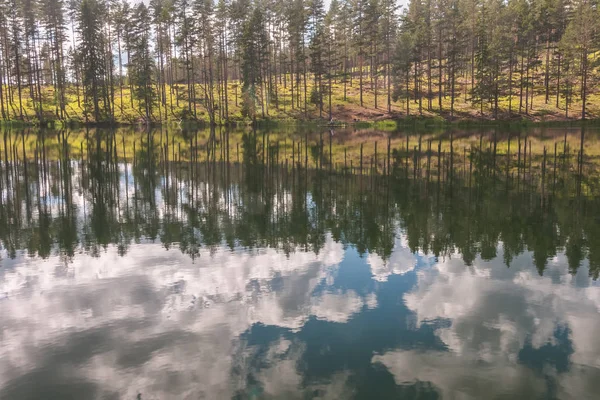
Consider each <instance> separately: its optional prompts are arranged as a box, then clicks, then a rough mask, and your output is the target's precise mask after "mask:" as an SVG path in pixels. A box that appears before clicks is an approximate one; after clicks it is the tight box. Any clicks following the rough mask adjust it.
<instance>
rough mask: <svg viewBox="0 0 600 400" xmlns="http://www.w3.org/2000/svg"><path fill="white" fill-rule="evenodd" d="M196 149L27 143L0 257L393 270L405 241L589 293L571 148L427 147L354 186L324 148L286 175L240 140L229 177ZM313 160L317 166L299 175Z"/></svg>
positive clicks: (1, 208)
mask: <svg viewBox="0 0 600 400" xmlns="http://www.w3.org/2000/svg"><path fill="white" fill-rule="evenodd" d="M6 137H7V136H6V135H5V136H4V138H5V139H6ZM581 137H582V140H583V137H584V136H583V134H582V136H581ZM196 138H197V136H196ZM194 140H195V139H194V138H193V137H190V138H189V141H190V142H191V144H190V148H193V149H195V150H196V151H194V152H190V153H188V154H187V157H188V158H189V159H190V160H191V161H182V160H181V154H182V153H183V152H182V151H181V149H180V146H177V145H176V144H175V142H174V141H169V140H168V139H167V140H165V141H164V142H159V141H157V140H156V137H155V135H151V134H148V135H145V136H144V135H142V136H140V137H139V140H138V141H137V142H133V147H134V149H133V151H132V152H131V153H130V156H127V149H126V144H125V141H124V139H123V140H119V136H118V135H115V134H114V133H111V132H108V131H94V132H93V133H91V132H90V133H89V134H88V135H86V137H85V142H81V143H80V145H79V147H78V148H77V146H74V145H73V142H72V141H71V140H70V139H69V134H68V133H67V132H61V133H59V134H58V135H53V136H51V137H48V136H44V135H37V136H36V138H35V141H34V144H33V148H30V149H26V146H25V142H26V141H25V140H21V141H18V140H16V141H14V145H10V144H5V146H4V147H3V151H2V162H1V163H0V175H1V179H0V193H1V196H0V244H1V246H2V248H3V249H5V253H6V254H7V256H8V257H10V258H14V257H16V256H17V254H18V253H19V252H20V251H26V252H27V254H28V255H29V256H39V257H42V258H45V257H48V256H50V255H52V254H60V256H61V257H63V258H64V260H65V262H68V261H69V260H70V259H72V258H73V257H75V256H76V254H78V253H80V252H85V253H88V254H91V255H97V254H99V253H100V252H101V251H103V249H104V248H106V247H107V246H109V245H115V246H118V249H119V252H120V254H122V255H123V254H126V253H127V250H128V248H129V247H130V246H131V245H133V244H135V243H138V242H142V241H159V242H161V243H162V244H163V245H164V246H165V248H167V249H171V248H173V249H178V251H181V252H183V253H185V254H188V255H189V256H190V257H192V258H195V257H198V256H199V254H200V250H201V249H202V248H208V249H212V250H216V249H217V248H218V247H220V246H228V247H230V248H231V249H234V248H236V247H240V246H241V247H246V248H264V247H271V248H277V249H279V250H280V251H282V252H285V253H286V254H289V253H291V252H294V251H313V252H317V253H318V252H319V251H320V250H321V249H322V248H323V246H324V244H325V241H326V239H327V235H329V234H331V235H332V237H333V238H334V239H335V240H336V241H341V242H342V243H344V244H347V245H351V246H354V247H355V248H356V249H357V250H358V252H359V253H360V254H366V253H377V254H379V255H380V256H381V257H382V258H384V259H388V258H389V257H390V255H391V254H392V252H393V248H394V243H395V242H396V240H395V239H396V238H397V236H398V235H400V234H403V235H406V237H407V240H408V244H409V246H410V249H411V250H412V251H413V252H418V251H419V252H423V253H427V254H433V255H435V256H436V257H456V256H460V257H462V258H463V259H464V261H465V263H466V264H471V263H472V262H473V261H474V260H475V258H476V257H481V258H483V259H492V258H495V257H497V256H498V255H499V249H502V251H501V254H502V257H504V260H505V262H506V264H507V265H508V266H510V264H511V262H512V260H513V258H514V257H515V256H517V255H519V254H521V253H523V252H526V251H529V252H532V253H533V259H534V262H535V265H536V267H537V268H538V270H539V272H540V273H543V271H544V269H545V267H546V265H547V263H548V262H549V260H551V259H552V258H554V257H555V256H556V255H557V254H558V253H561V252H564V253H565V255H566V257H567V258H568V262H569V266H570V269H571V271H572V272H573V273H574V272H576V271H577V269H578V268H579V267H580V266H581V265H583V264H584V263H585V262H588V263H589V271H590V274H591V275H592V276H593V278H594V279H596V278H597V277H598V275H599V274H600V212H599V211H598V210H600V207H599V205H600V204H599V203H600V201H599V200H598V198H597V197H595V196H592V195H590V194H593V193H596V192H595V189H594V188H595V187H597V178H596V176H595V174H593V173H592V172H593V171H595V169H593V168H591V167H589V165H588V166H587V167H586V165H585V164H586V163H585V162H584V157H581V155H580V154H581V153H579V155H578V154H577V152H576V151H573V150H572V149H570V148H569V147H570V146H569V145H568V143H567V142H566V141H565V142H564V146H563V148H562V149H560V151H559V148H558V144H557V146H556V147H555V148H556V149H557V151H556V153H554V149H553V151H552V153H551V154H549V153H548V152H547V151H546V153H545V155H544V154H542V155H537V156H536V157H534V156H533V155H532V154H533V153H531V151H530V150H529V151H526V150H525V144H528V142H527V141H526V140H523V141H522V142H521V140H520V138H519V139H517V140H516V142H518V143H516V142H513V143H515V144H513V145H511V146H514V147H510V149H511V152H512V151H513V150H512V149H518V148H519V147H520V148H521V150H520V151H519V150H514V153H511V152H505V153H504V154H503V155H499V154H500V153H499V152H498V146H497V143H496V144H495V143H494V142H491V143H489V144H488V143H485V144H484V142H483V139H482V141H481V145H480V146H478V147H474V148H473V149H469V150H470V151H469V152H467V151H464V150H463V151H462V152H460V151H454V149H453V148H452V147H450V150H449V151H446V150H442V146H441V145H438V148H437V149H436V148H435V146H434V142H433V141H426V142H422V143H421V144H420V145H418V146H421V148H419V147H417V148H416V151H415V149H414V148H413V149H412V151H405V152H403V151H402V150H401V149H399V150H393V149H391V148H389V150H388V149H386V151H384V152H383V154H385V155H386V157H387V154H390V157H389V158H387V160H386V161H385V163H384V165H385V168H382V170H381V171H372V172H374V173H372V174H370V175H366V174H363V175H360V174H352V173H350V172H356V171H355V170H351V169H347V168H346V169H341V168H332V166H331V167H330V168H328V167H327V166H328V164H327V149H328V147H327V146H326V143H327V142H326V139H325V140H324V141H322V142H317V144H316V145H314V146H315V147H314V148H313V150H312V153H311V149H310V146H309V145H308V141H306V142H299V145H296V147H295V149H294V154H293V155H292V157H293V162H292V161H291V160H290V159H289V158H288V156H289V154H288V155H287V156H286V157H281V153H280V149H279V148H278V147H277V146H276V145H269V144H268V143H265V145H263V140H264V137H263V136H262V135H260V134H259V133H257V132H249V133H244V134H243V137H242V152H241V154H242V156H241V158H240V160H239V162H237V160H234V162H229V163H228V162H226V160H230V161H232V158H233V157H232V156H231V155H229V154H228V149H230V148H231V146H229V145H228V146H217V145H216V144H217V143H223V141H224V140H227V139H224V138H223V137H221V140H219V141H217V140H216V138H215V141H214V142H211V143H214V145H210V146H206V147H204V148H203V149H202V150H200V147H197V146H195V144H194ZM321 143H323V144H321ZM557 143H558V142H557ZM582 143H583V141H582ZM30 144H31V143H30ZM19 145H20V146H19ZM301 147H303V148H301ZM407 148H408V146H407ZM264 149H268V151H265V150H264ZM507 149H508V147H507ZM529 149H531V147H529ZM581 149H583V144H582V147H581ZM74 150H78V151H77V152H75V151H74ZM578 150H580V149H578ZM50 151H52V152H53V154H54V156H53V157H49V156H48V154H49V152H50ZM200 151H206V152H207V153H206V154H205V157H206V158H205V159H204V160H203V159H201V158H200V155H199V154H200ZM296 152H299V153H296ZM311 154H313V155H314V154H316V158H314V159H316V160H318V161H317V162H313V165H312V167H310V164H309V168H307V167H306V165H307V163H306V159H307V158H308V157H310V155H311ZM555 154H556V155H555ZM375 157H376V156H375ZM375 157H374V158H373V160H375ZM371 165H377V162H375V161H374V162H373V163H372V164H371ZM371 165H370V166H371ZM363 168H365V166H364V165H363Z"/></svg>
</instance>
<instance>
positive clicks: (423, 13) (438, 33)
mask: <svg viewBox="0 0 600 400" xmlns="http://www.w3.org/2000/svg"><path fill="white" fill-rule="evenodd" d="M599 16H600V14H599V11H598V7H597V2H595V1H593V0H572V1H571V0H409V2H408V4H407V5H406V6H400V4H399V2H397V1H395V0H331V1H330V2H328V4H327V6H326V4H325V3H324V1H323V0H290V1H283V0H150V1H149V2H138V3H133V2H131V1H127V0H120V1H119V0H69V1H65V0H0V115H1V118H2V120H4V121H22V122H25V123H34V124H45V123H48V122H56V121H61V122H72V121H79V122H82V123H117V122H118V123H143V124H149V123H161V122H162V123H164V122H168V121H188V120H190V121H204V122H206V123H209V124H212V125H218V124H226V123H229V122H235V121H247V122H248V121H257V120H308V119H316V120H323V121H326V120H329V121H338V120H339V121H342V122H352V121H357V120H375V119H399V118H405V117H409V116H410V117H413V116H415V117H434V118H443V119H449V120H454V119H465V118H479V119H532V120H546V119H549V120H552V119H590V118H595V117H597V116H600V93H598V91H597V83H598V80H599V78H600V72H599V71H598V68H597V67H598V61H599V60H600V58H599V57H598V51H599V50H600V39H599V38H598V36H597V33H598V27H599V26H598V21H599V18H598V17H599Z"/></svg>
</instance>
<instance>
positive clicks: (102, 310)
mask: <svg viewBox="0 0 600 400" xmlns="http://www.w3.org/2000/svg"><path fill="white" fill-rule="evenodd" d="M297 250H298V251H296V252H293V253H291V254H290V255H289V256H285V255H284V254H282V253H281V252H278V251H276V250H274V249H260V250H253V251H248V250H240V251H233V252H232V251H229V250H228V249H226V248H219V249H218V250H216V251H214V250H213V251H212V252H209V251H208V250H207V251H206V252H205V251H202V252H201V254H200V257H199V258H197V259H196V261H195V262H193V261H192V260H191V259H190V258H189V257H188V256H187V255H184V254H182V253H181V252H179V251H177V250H175V251H169V252H166V251H165V250H164V248H163V247H162V246H161V245H159V244H152V243H145V244H139V245H134V246H132V247H131V248H130V249H129V251H128V253H127V256H126V257H120V256H119V255H118V254H117V250H116V248H114V247H109V248H108V249H107V250H106V251H104V252H103V253H102V254H101V255H100V257H98V258H93V257H90V256H89V255H86V254H79V255H77V256H76V257H74V259H73V262H72V263H69V264H64V263H62V262H61V259H60V258H59V257H51V258H49V259H48V260H38V259H30V258H27V257H24V256H19V257H18V258H17V259H16V260H6V259H5V257H3V258H2V263H3V268H1V269H0V293H3V295H2V300H1V301H0V317H1V319H2V324H1V326H0V337H1V340H2V346H0V359H1V360H2V363H0V389H2V388H4V390H5V393H7V394H8V395H9V396H10V395H11V394H12V395H19V394H21V393H24V392H23V390H25V389H24V386H23V385H28V384H30V382H29V383H28V381H27V379H31V377H32V374H40V375H41V376H43V377H44V379H46V378H47V379H48V380H52V379H54V377H56V376H57V375H58V376H60V377H61V378H59V380H61V379H62V380H64V379H65V377H68V380H69V381H70V382H84V383H85V385H87V386H85V387H86V388H87V389H86V390H87V392H86V393H87V395H86V397H88V398H93V397H96V398H105V397H108V398H110V397H111V396H115V397H118V398H135V397H136V396H137V395H138V394H139V393H141V394H142V396H143V397H142V398H143V399H147V398H156V399H165V398H178V399H180V398H226V397H230V396H232V395H233V394H235V390H236V388H237V389H240V388H241V387H243V386H244V385H241V384H239V385H237V386H236V385H235V383H234V382H233V383H232V379H231V371H232V368H233V367H234V366H239V365H243V364H244V359H245V358H246V357H247V355H246V354H244V352H243V351H240V349H239V346H240V345H241V342H240V340H241V339H240V335H242V334H243V333H244V332H245V331H247V330H248V329H249V328H250V327H252V326H253V325H254V324H257V323H259V324H264V325H275V326H279V327H283V328H289V329H291V330H298V329H300V328H301V327H302V326H303V325H304V323H305V322H306V321H307V320H308V318H309V317H310V316H315V317H316V318H318V319H322V320H326V321H333V322H345V321H348V319H349V318H351V316H352V315H353V314H355V313H357V312H359V311H360V310H361V309H362V308H363V306H366V307H371V308H372V307H374V306H375V305H376V299H374V297H373V296H366V297H364V298H363V297H361V296H359V295H358V294H357V293H355V292H354V291H352V290H347V291H341V290H338V289H333V288H332V287H330V286H328V284H327V282H332V279H331V278H330V277H331V275H332V274H335V273H336V270H337V268H338V265H339V264H340V262H341V261H342V259H343V256H344V250H343V247H342V245H341V244H340V243H336V242H335V241H334V240H333V239H332V238H331V237H327V239H326V241H325V245H324V247H323V248H322V249H321V250H320V251H319V254H314V253H312V252H302V251H299V249H297ZM3 256H4V255H3ZM328 277H329V279H328ZM323 284H324V285H325V289H324V290H318V291H315V288H316V287H317V286H318V285H323ZM296 351H297V352H298V351H301V349H299V350H298V349H297V350H296ZM273 354H275V353H273ZM288 358H289V357H288ZM296 358H297V355H296ZM295 362H297V361H294V360H288V359H283V360H277V362H274V365H273V366H272V367H269V368H275V370H274V371H276V372H273V370H271V369H267V370H266V371H263V372H261V373H262V374H263V375H264V376H263V378H264V382H263V383H264V385H263V387H261V389H260V390H261V391H266V392H269V393H272V394H273V395H275V394H278V395H281V394H283V393H284V392H285V393H287V392H290V391H293V390H294V388H296V389H297V386H298V382H299V381H300V377H299V375H298V372H296V371H295V367H294V365H295V364H294V363H295ZM69 365H70V366H71V367H67V366H69ZM269 371H271V372H269ZM269 373H276V374H277V375H280V378H278V379H273V380H272V381H271V380H270V378H269V375H268V374H269ZM265 374H266V375H265ZM240 385H241V386H240ZM269 385H271V386H269ZM273 385H276V386H273ZM277 385H280V386H277ZM326 392H327V391H324V392H323V393H326ZM40 395H42V394H41V393H40ZM0 397H1V396H0Z"/></svg>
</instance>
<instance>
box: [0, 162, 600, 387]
mask: <svg viewBox="0 0 600 400" xmlns="http://www.w3.org/2000/svg"><path fill="white" fill-rule="evenodd" d="M69 165H70V168H71V169H70V172H68V174H67V175H66V176H69V177H70V182H71V185H72V187H71V188H70V189H69V190H67V192H62V194H61V192H60V191H61V190H63V189H60V188H59V187H58V186H59V182H60V179H58V180H57V181H56V182H54V184H49V185H48V187H47V188H46V189H44V186H45V185H40V189H39V197H40V199H41V201H40V202H39V204H38V203H37V202H35V201H33V202H32V204H31V205H32V210H31V213H32V217H31V219H30V223H29V224H25V225H26V226H25V227H23V229H20V230H18V231H17V230H14V231H13V234H12V236H11V235H8V236H6V235H5V236H4V238H6V237H9V238H11V240H12V243H9V242H8V241H7V240H6V239H3V242H2V250H1V251H0V256H1V259H0V265H1V268H0V293H1V300H0V317H1V320H2V324H1V325H0V332H1V335H0V337H1V343H2V345H1V346H0V360H1V361H2V362H0V398H7V399H35V398H47V399H64V398H90V399H96V398H98V399H99V398H103V399H104V398H115V399H116V398H123V399H135V398H136V397H137V396H139V397H140V398H142V399H170V398H173V399H183V398H195V399H197V398H207V399H217V398H218V399H224V398H236V399H237V398H239V399H262V398H265V399H269V398H290V399H294V398H319V399H340V398H358V399H367V398H407V399H413V398H415V399H416V398H419V399H429V398H431V399H437V398H449V399H455V398H488V399H491V398H514V399H517V398H520V399H532V398H560V399H575V398H576V399H588V398H594V395H595V394H597V393H599V391H600V379H599V378H600V341H599V340H597V332H599V331H600V315H599V310H600V288H599V287H598V283H597V282H596V281H594V280H593V279H592V278H590V274H589V261H588V259H587V258H584V260H583V261H582V262H581V265H580V266H579V268H578V269H576V271H573V270H572V269H571V270H570V267H569V261H568V260H567V255H566V252H565V249H564V248H560V246H559V247H557V252H556V254H555V255H553V256H552V257H550V258H549V259H548V260H547V263H546V266H545V270H544V271H543V274H542V275H540V274H539V273H538V269H537V268H536V267H535V263H534V255H533V252H532V251H531V250H529V249H527V248H524V250H523V251H522V252H521V253H520V254H516V255H515V254H513V255H511V256H510V257H507V255H506V254H505V253H504V247H505V246H504V244H503V243H502V240H500V241H498V243H494V244H492V245H489V244H488V245H486V244H482V245H480V247H481V249H483V248H484V247H486V246H487V248H486V255H485V258H486V260H484V259H482V257H481V255H477V256H475V257H474V258H473V260H472V262H469V263H468V264H467V263H465V261H463V255H462V254H461V253H460V252H459V251H458V250H456V249H455V250H453V251H450V252H447V253H446V254H444V255H440V256H439V257H435V256H434V255H433V254H432V252H431V251H428V252H427V254H426V253H425V252H423V251H422V250H419V248H422V246H419V243H417V246H416V247H417V248H416V249H415V251H412V250H411V247H413V248H414V247H415V244H414V243H411V238H410V235H411V234H412V233H411V232H412V231H410V230H411V229H413V227H414V226H415V225H414V224H410V223H409V222H408V221H409V220H410V218H412V217H413V216H411V215H410V210H411V209H410V208H408V209H402V210H403V211H398V212H397V213H396V217H395V218H393V219H391V226H388V227H387V229H388V230H389V232H391V233H392V236H390V238H389V239H390V246H391V247H390V249H389V251H380V252H377V251H375V249H374V248H375V247H376V246H371V245H370V244H369V243H368V238H366V232H367V231H368V230H370V229H373V227H372V226H368V225H369V224H372V222H370V221H369V220H368V218H367V217H366V216H367V215H368V213H367V214H365V211H364V210H362V211H360V210H359V211H360V212H359V213H358V214H360V216H359V215H358V214H357V216H356V218H350V219H347V220H343V218H341V217H339V219H336V218H337V217H336V213H341V212H342V209H343V208H344V207H354V206H351V205H349V202H350V199H349V197H348V199H347V200H348V202H347V203H345V202H344V200H346V197H345V196H344V195H343V194H341V193H338V194H336V195H335V196H333V195H325V194H324V193H326V192H328V191H330V190H333V187H334V185H332V182H333V181H332V179H333V180H335V179H342V178H331V177H330V178H327V179H329V181H328V183H327V184H324V185H319V184H318V183H317V182H318V178H315V177H311V179H310V180H309V182H312V183H309V184H308V189H307V190H306V192H301V193H300V194H298V190H299V189H298V187H297V186H293V185H291V184H290V185H286V184H282V185H280V186H278V187H275V188H272V190H266V191H265V190H259V191H253V190H252V189H251V188H250V186H251V185H249V184H248V182H247V181H244V180H243V179H240V180H236V178H235V176H237V175H235V174H233V175H231V176H233V178H232V177H231V176H230V178H229V179H230V181H229V183H228V184H227V183H223V181H221V180H220V179H217V180H216V181H211V180H209V181H208V182H204V183H201V184H199V186H198V188H199V191H197V192H195V189H193V188H192V187H191V186H190V184H189V182H188V181H186V180H185V179H181V180H179V181H176V179H175V177H177V175H175V177H173V176H171V178H170V179H164V178H162V177H161V176H158V175H157V179H156V180H154V181H153V183H148V182H144V180H143V179H144V178H143V176H142V175H139V171H138V172H136V171H135V170H134V169H133V168H132V166H131V165H128V166H127V167H125V165H124V164H120V165H119V168H118V173H117V176H118V185H117V186H118V196H117V199H116V200H115V203H114V204H106V203H103V200H102V199H103V198H104V197H103V196H107V194H106V193H104V194H102V193H101V191H102V189H101V188H100V187H94V185H92V184H88V183H86V182H85V180H86V179H89V176H88V177H87V178H86V177H85V176H83V177H82V171H83V170H82V169H80V168H81V166H80V165H78V163H77V162H71V163H70V164H69ZM55 166H56V165H55ZM55 166H52V165H51V166H49V168H48V169H49V171H51V172H50V175H51V176H52V177H58V176H59V173H60V172H59V171H61V170H60V168H55ZM90 171H91V170H90ZM113 173H114V171H113ZM171 173H173V172H172V170H171ZM84 175H85V174H84ZM126 175H127V177H128V180H127V181H126V179H125V176H126ZM64 176H65V175H63V177H64ZM105 176H111V175H110V174H109V173H107V174H105ZM201 176H204V175H202V174H201ZM207 176H208V175H207ZM106 179H107V180H108V179H109V178H106ZM51 180H52V179H50V181H51ZM136 180H137V183H136ZM66 181H67V180H63V182H66ZM104 184H107V183H106V181H104ZM167 184H169V185H171V186H170V188H169V187H168V185H167ZM336 185H337V184H336ZM352 185H356V183H354V184H352ZM67 186H68V185H66V186H64V187H67ZM335 187H340V186H335ZM353 187H354V188H355V189H356V186H353ZM116 189H117V187H113V188H112V189H111V190H116ZM3 190H4V192H3V202H2V205H0V208H1V209H2V219H3V221H2V222H3V226H4V227H6V226H9V225H6V223H10V221H14V218H18V216H16V215H10V212H9V211H10V210H11V207H13V208H12V209H13V211H14V210H16V209H18V210H20V211H18V212H20V213H26V211H25V209H26V208H27V207H26V205H25V202H26V200H25V198H24V197H22V196H25V195H24V194H22V196H21V197H19V198H18V199H20V200H21V201H23V202H24V203H22V204H21V205H22V207H20V208H19V207H17V208H14V203H13V204H12V205H11V204H9V202H8V198H10V197H11V196H10V194H9V193H8V192H7V191H6V188H5V187H4V188H3ZM45 190H47V191H45ZM21 193H22V192H21ZM194 193H195V194H194ZM194 196H196V197H194ZM365 196H368V194H366V195H365ZM498 196H502V195H498ZM34 197H35V196H34ZM106 198H107V197H106ZM400 198H402V196H400ZM65 199H66V200H65ZM192 199H196V200H192ZM14 200H15V199H13V201H14ZM117 200H118V201H117ZM369 201H371V200H368V199H367V200H365V204H369ZM398 201H399V202H400V201H401V200H398ZM331 203H335V205H333V206H332V205H331ZM434 203H435V202H431V204H434ZM67 204H68V206H67ZM324 204H325V205H324ZM391 204H392V206H390V208H391V209H396V210H398V209H401V208H402V207H400V206H397V205H393V204H394V197H393V196H392V200H391ZM323 209H327V210H328V211H327V212H324V211H323ZM370 209H372V207H371V208H370ZM493 211H494V210H492V209H490V210H489V212H493ZM444 212H449V209H446V210H445V211H444ZM299 213H300V214H302V216H301V217H300V218H301V219H303V220H304V221H306V227H305V229H306V230H307V232H309V233H308V239H307V242H306V243H294V241H293V240H290V236H289V235H288V234H287V233H285V232H286V229H288V228H286V226H284V224H288V227H289V224H296V225H297V220H294V219H293V218H298V214H299ZM192 214H193V215H195V216H196V218H197V221H196V222H194V221H193V218H191V217H190V216H191V215H192ZM244 214H245V216H244ZM294 214H296V215H295V217H294ZM325 214H327V215H325ZM288 216H291V217H290V218H292V219H286V218H287V217H288ZM244 218H246V220H247V221H254V223H253V224H252V225H249V226H242V225H239V226H237V227H235V226H236V225H235V223H232V221H236V220H237V221H242V220H244ZM377 218H379V217H377ZM325 219H328V220H327V222H325ZM377 221H380V219H377ZM435 221H436V219H435V218H433V219H429V220H427V221H424V224H425V225H427V229H429V230H430V231H434V230H435V229H436V226H435V224H436V222H435ZM438 222H439V220H438ZM439 223H441V222H439ZM530 223H531V222H530ZM319 224H321V225H320V226H321V228H322V229H321V228H319V229H317V228H315V226H317V225H319ZM343 224H350V225H354V226H353V227H348V226H346V227H343V226H342V225H343ZM360 224H363V225H364V231H363V230H362V229H361V227H360V226H359V225H360ZM127 225H129V227H127ZM13 226H14V225H13ZM66 226H68V227H69V228H66ZM210 226H212V228H211V229H208V228H207V227H210ZM133 227H136V228H133ZM232 227H233V228H232ZM422 228H423V229H425V226H423V227H422ZM43 229H47V230H48V231H49V232H51V235H52V234H54V233H56V236H55V237H57V238H60V237H63V238H65V237H66V238H68V240H66V241H63V242H62V243H61V242H60V240H58V239H56V240H50V243H48V244H47V248H49V249H50V250H49V251H47V254H45V255H44V257H40V253H39V252H36V251H32V250H31V249H32V248H40V249H41V248H43V247H44V246H43V242H44V237H45V235H44V232H42V230H43ZM61 229H63V230H69V229H71V230H72V232H70V233H68V234H67V233H65V232H63V236H61V233H60V232H59V231H60V230H61ZM290 229H296V227H294V226H292V227H291V228H290ZM298 229H300V228H298ZM375 229H380V230H384V227H383V226H379V227H377V226H376V227H375ZM356 231H358V232H359V233H358V236H361V235H363V236H362V237H364V238H366V239H365V240H364V242H365V243H366V244H365V243H363V242H360V243H358V241H357V240H356V239H355V237H351V236H352V235H351V232H356ZM131 232H134V233H133V234H131ZM174 232H175V233H174ZM340 232H342V233H341V234H340ZM128 235H130V236H128ZM177 235H181V236H177ZM186 235H187V236H186ZM311 235H319V237H314V236H311ZM18 236H20V237H18ZM24 237H26V239H24ZM170 237H179V238H180V239H179V240H174V241H171V240H170V239H169V238H170ZM184 237H185V239H181V238H184ZM190 237H195V238H197V239H198V240H197V243H195V244H194V243H193V240H190ZM69 241H70V242H71V244H70V245H68V244H67V245H65V243H66V242H69ZM184 242H185V243H184ZM19 243H20V244H22V246H21V247H18V248H13V249H11V246H12V245H15V244H19ZM249 243H251V244H249ZM314 243H318V246H316V245H314ZM25 244H27V245H28V246H29V249H30V250H27V248H25V247H27V246H25ZM36 246H37V247H36ZM365 246H366V248H367V249H368V248H369V246H371V247H372V248H371V250H370V251H369V250H364V248H365ZM167 248H168V249H167ZM457 248H458V247H457ZM567 248H568V249H569V248H571V247H569V246H567ZM315 250H316V251H315ZM569 251H572V250H569ZM382 253H387V255H385V256H382V255H381V254H382ZM192 254H193V257H192V256H191V255H192ZM508 258H510V260H511V261H510V267H507V266H506V262H505V261H506V260H507V259H508Z"/></svg>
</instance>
